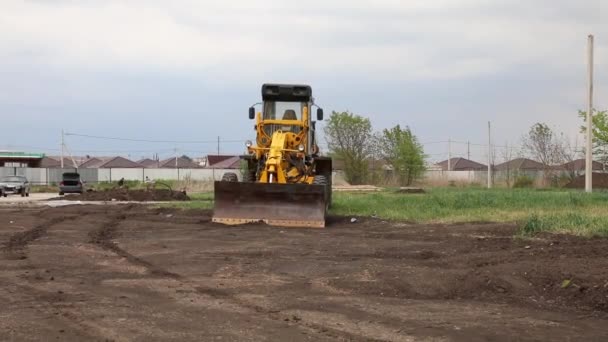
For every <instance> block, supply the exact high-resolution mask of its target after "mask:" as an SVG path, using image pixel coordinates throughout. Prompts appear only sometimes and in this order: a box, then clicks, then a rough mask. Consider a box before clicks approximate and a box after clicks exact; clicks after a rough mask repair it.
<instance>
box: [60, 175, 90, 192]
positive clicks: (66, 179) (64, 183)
mask: <svg viewBox="0 0 608 342" xmlns="http://www.w3.org/2000/svg"><path fill="white" fill-rule="evenodd" d="M84 191H85V189H84V182H83V181H82V180H81V179H80V174H79V173H77V172H66V173H64V174H63V175H61V183H59V194H60V195H64V194H81V193H83V192H84Z"/></svg>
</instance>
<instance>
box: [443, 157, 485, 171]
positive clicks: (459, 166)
mask: <svg viewBox="0 0 608 342" xmlns="http://www.w3.org/2000/svg"><path fill="white" fill-rule="evenodd" d="M450 164H451V165H450V167H451V171H484V170H487V169H488V167H487V166H486V165H484V164H481V163H478V162H476V161H473V160H470V159H466V158H451V159H450ZM436 165H438V166H440V167H441V169H442V170H443V171H448V161H447V160H444V161H440V162H439V163H437V164H436Z"/></svg>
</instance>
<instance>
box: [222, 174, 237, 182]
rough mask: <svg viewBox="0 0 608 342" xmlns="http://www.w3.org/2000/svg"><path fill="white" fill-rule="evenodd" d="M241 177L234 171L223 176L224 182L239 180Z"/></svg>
mask: <svg viewBox="0 0 608 342" xmlns="http://www.w3.org/2000/svg"><path fill="white" fill-rule="evenodd" d="M238 181H239V178H238V177H237V175H236V173H234V172H226V173H224V175H223V176H222V182H238Z"/></svg>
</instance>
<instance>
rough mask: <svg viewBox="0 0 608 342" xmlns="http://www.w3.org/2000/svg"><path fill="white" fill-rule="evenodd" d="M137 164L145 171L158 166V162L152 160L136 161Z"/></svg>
mask: <svg viewBox="0 0 608 342" xmlns="http://www.w3.org/2000/svg"><path fill="white" fill-rule="evenodd" d="M137 164H139V165H141V166H142V167H144V168H146V169H155V168H158V167H159V166H160V160H154V159H150V158H144V159H141V160H138V161H137Z"/></svg>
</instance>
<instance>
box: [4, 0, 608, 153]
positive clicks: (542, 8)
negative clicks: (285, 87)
mask: <svg viewBox="0 0 608 342" xmlns="http://www.w3.org/2000/svg"><path fill="white" fill-rule="evenodd" d="M607 14H608V9H607V6H606V5H605V4H604V3H603V1H602V0H590V1H585V2H584V3H583V2H573V1H569V0H553V1H551V0H529V1H525V2H519V1H518V2H514V1H511V0H494V1H484V0H435V1H428V0H426V1H422V0H418V1H412V0H410V1H397V0H377V1H372V0H367V1H364V0H351V1H343V0H334V1H327V0H325V1H321V0H311V1H306V2H292V1H279V0H275V1H273V0H259V1H249V0H233V1H198V0H183V1H161V0H145V1H144V0H132V1H119V0H105V1H92V0H91V1H76V0H62V1H42V0H38V1H11V0H9V1H5V2H3V7H2V11H1V12H0V75H1V77H0V87H2V89H3V92H1V93H0V110H2V111H3V112H10V113H16V114H18V116H19V117H18V119H16V121H18V123H19V125H20V127H28V125H31V124H32V123H34V124H35V123H37V122H44V124H46V125H49V126H47V127H52V128H53V129H57V128H58V127H60V125H61V124H60V122H62V121H63V122H80V123H81V126H82V127H81V130H85V131H87V132H88V133H96V132H95V131H91V130H92V129H112V127H114V126H113V124H112V123H113V122H115V121H117V120H123V121H124V122H125V124H131V123H132V124H134V125H136V126H137V127H140V128H142V129H145V130H146V132H148V133H150V134H174V135H179V134H188V135H189V136H194V135H197V134H201V135H211V136H215V135H216V134H217V127H218V126H221V125H227V124H231V125H232V124H233V121H234V118H235V117H238V118H241V116H238V115H240V114H239V113H244V111H243V110H244V109H243V108H246V106H248V105H249V104H250V103H252V102H255V100H257V99H258V97H259V93H258V92H259V86H260V84H261V83H263V82H266V81H282V82H309V83H311V84H312V85H313V87H314V89H315V93H316V94H317V98H318V99H320V100H321V101H322V103H323V104H324V105H325V106H326V110H328V111H330V110H331V109H336V110H345V109H350V110H353V111H355V112H357V113H361V114H365V115H369V116H370V117H372V120H373V122H374V124H375V125H376V126H377V127H378V128H384V127H387V126H389V125H391V124H395V123H400V124H402V125H403V124H410V125H412V126H414V128H415V129H416V131H417V132H419V134H420V135H422V136H423V138H424V137H427V138H428V139H431V140H433V139H436V138H440V139H443V138H445V137H447V136H449V135H453V134H454V132H460V133H459V134H461V137H460V139H461V140H462V139H471V140H475V139H477V140H479V141H484V139H485V138H484V129H483V127H484V122H486V121H487V120H492V121H493V122H496V125H497V127H503V128H504V129H503V130H502V131H499V132H497V134H496V136H497V139H498V140H499V141H504V140H512V139H514V138H513V137H519V136H520V135H521V133H522V132H524V131H525V130H526V129H527V127H528V126H529V124H531V123H533V122H534V121H539V120H547V121H551V120H552V121H554V122H555V123H556V124H557V125H559V127H560V128H563V129H564V130H569V131H576V127H577V126H578V124H577V120H578V119H577V118H576V117H575V116H574V115H571V114H570V113H572V112H576V109H578V108H580V107H582V106H584V98H585V96H584V92H585V44H586V36H587V34H588V33H592V32H593V33H595V34H596V36H597V39H596V69H597V75H596V81H597V86H596V89H597V96H596V99H597V103H598V107H600V108H602V107H606V106H608V103H607V102H606V100H605V96H602V94H605V93H606V91H607V90H608V76H607V75H606V72H605V69H606V66H607V65H608V64H607V63H606V60H607V57H608V43H607V42H608V38H606V37H608V25H605V23H604V18H605V17H606V15H607ZM83 114H87V115H88V116H86V117H83ZM168 115H170V116H171V117H172V118H176V119H178V120H179V121H180V122H188V123H189V124H188V125H186V126H188V127H183V128H180V130H179V132H178V133H175V132H174V133H167V132H166V131H164V130H163V128H164V127H162V128H158V127H155V125H157V124H158V122H159V121H163V120H165V119H163V117H164V116H168ZM151 117H152V118H154V119H153V120H148V119H149V118H151ZM99 118H103V119H107V121H108V122H104V120H100V121H102V122H99V123H95V124H94V125H93V124H91V122H93V121H95V120H99ZM230 118H232V119H230ZM210 119H213V120H214V122H216V126H215V127H214V126H211V125H208V124H207V123H208V122H209V120H210ZM167 120H168V119H167ZM471 123H476V124H477V123H479V125H478V126H479V127H477V126H475V127H472V124H471ZM234 125H236V126H234V127H232V128H234V129H235V130H236V129H245V128H247V129H249V128H250V127H249V126H250V125H249V122H248V121H243V122H241V121H239V122H238V123H236V124H234ZM573 127H574V128H573ZM45 129H46V128H40V130H39V133H40V134H39V135H38V136H37V137H36V139H41V140H44V139H49V140H50V139H52V140H53V141H54V140H56V133H53V136H52V138H50V137H49V136H48V135H47V136H46V137H45V133H44V132H45ZM118 133H120V132H118ZM123 133H124V134H129V131H128V129H126V128H125V131H123ZM235 134H236V133H235ZM237 135H238V134H237ZM140 137H141V136H140ZM3 138H4V139H13V138H14V139H23V138H22V137H19V136H17V135H14V136H5V137H3ZM454 138H459V137H454ZM97 143H99V144H101V143H102V142H97Z"/></svg>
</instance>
